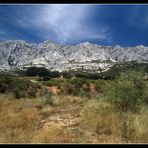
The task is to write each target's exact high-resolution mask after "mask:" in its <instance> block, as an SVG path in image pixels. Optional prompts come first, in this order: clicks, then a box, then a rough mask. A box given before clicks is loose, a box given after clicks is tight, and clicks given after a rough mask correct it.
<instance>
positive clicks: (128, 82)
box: [104, 71, 145, 112]
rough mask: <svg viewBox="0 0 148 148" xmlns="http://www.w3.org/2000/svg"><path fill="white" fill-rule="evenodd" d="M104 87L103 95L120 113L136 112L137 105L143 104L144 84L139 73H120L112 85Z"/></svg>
mask: <svg viewBox="0 0 148 148" xmlns="http://www.w3.org/2000/svg"><path fill="white" fill-rule="evenodd" d="M105 87H106V88H105V90H104V94H105V95H106V96H107V98H108V99H109V101H110V102H112V103H113V104H114V105H115V107H116V108H118V109H120V110H122V111H128V110H130V111H133V112H135V111H138V109H139V105H140V104H142V103H144V99H143V93H144V88H145V83H144V81H143V79H142V73H140V72H139V73H137V72H135V71H127V72H126V73H121V75H120V76H119V77H118V78H117V79H116V80H115V81H114V82H112V84H111V83H110V84H106V86H105Z"/></svg>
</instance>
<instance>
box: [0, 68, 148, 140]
mask: <svg viewBox="0 0 148 148" xmlns="http://www.w3.org/2000/svg"><path fill="white" fill-rule="evenodd" d="M8 77H9V78H10V79H9V80H8V78H6V79H4V77H1V80H0V91H1V93H0V143H148V128H147V127H148V118H147V117H148V104H147V103H148V92H147V88H148V83H147V81H145V80H143V76H142V73H140V72H139V73H138V72H134V71H130V72H128V73H121V74H120V76H119V77H118V78H116V79H115V80H90V79H82V78H72V79H71V78H64V79H60V78H57V79H54V78H53V79H51V80H47V81H38V79H37V78H32V77H25V78H21V77H20V78H15V77H13V78H11V77H10V76H8ZM18 79H19V80H18ZM6 80H7V81H6ZM52 86H57V87H54V89H57V88H58V89H59V90H60V91H53V92H52V91H51V90H52V89H51V87H52ZM55 92H56V93H55Z"/></svg>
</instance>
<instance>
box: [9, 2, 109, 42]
mask: <svg viewBox="0 0 148 148" xmlns="http://www.w3.org/2000/svg"><path fill="white" fill-rule="evenodd" d="M16 7H17V6H16ZM18 7H19V6H18ZM21 7H22V11H20V13H19V11H18V13H17V17H15V18H14V21H13V22H12V24H14V25H17V26H18V27H20V28H22V29H26V30H27V31H30V32H32V33H34V34H36V35H37V36H40V37H42V38H43V39H45V40H46V39H52V40H54V41H56V42H58V43H67V42H69V41H72V42H75V41H78V40H89V39H91V40H93V39H98V41H99V40H104V41H108V40H109V39H110V33H109V29H108V27H107V26H103V25H102V24H101V21H100V23H99V24H97V26H93V25H94V22H92V21H93V20H91V16H92V15H93V13H92V12H93V7H92V6H91V5H70V4H67V5H66V4H62V5H60V4H58V5H41V6H40V5H36V6H27V5H26V6H21Z"/></svg>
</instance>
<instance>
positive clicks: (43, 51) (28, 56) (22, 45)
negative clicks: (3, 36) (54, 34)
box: [0, 40, 148, 72]
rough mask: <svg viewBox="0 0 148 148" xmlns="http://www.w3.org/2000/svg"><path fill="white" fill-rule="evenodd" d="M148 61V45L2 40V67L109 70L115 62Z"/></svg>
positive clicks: (0, 57)
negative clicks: (35, 42)
mask: <svg viewBox="0 0 148 148" xmlns="http://www.w3.org/2000/svg"><path fill="white" fill-rule="evenodd" d="M131 61H136V62H138V63H148V47H144V46H143V45H139V46H135V47H126V48H124V47H120V46H119V45H117V46H100V45H97V44H91V43H89V42H85V43H81V44H77V45H64V46H63V45H58V44H55V43H53V42H51V41H45V42H43V43H39V44H33V43H26V42H25V41H22V40H10V41H2V42H0V65H1V66H0V71H9V70H12V69H16V68H19V69H21V68H23V67H30V66H44V67H46V68H47V69H49V70H51V71H60V72H61V71H68V70H77V69H82V70H84V71H85V70H90V71H96V72H100V71H106V70H108V69H109V68H110V67H112V66H113V65H114V64H115V63H123V62H131Z"/></svg>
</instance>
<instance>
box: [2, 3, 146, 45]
mask: <svg viewBox="0 0 148 148" xmlns="http://www.w3.org/2000/svg"><path fill="white" fill-rule="evenodd" d="M0 40H1V41H2V40H25V41H26V42H30V43H40V42H43V41H45V40H51V41H53V42H55V43H59V44H78V43H81V42H87V41H88V42H91V43H95V44H100V45H111V46H112V45H120V46H136V45H144V46H148V5H99V4H97V5H86V4H77V5H76V4H56V5H54V4H52V5H50V4H48V5H47V4H46V5H45V4H44V5H41V4H40V5H0Z"/></svg>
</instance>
